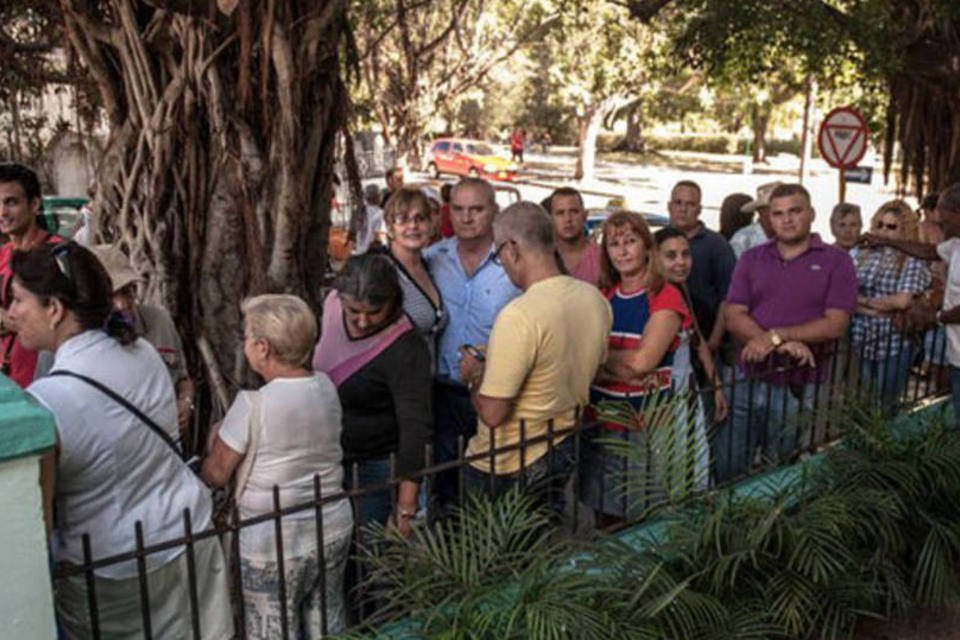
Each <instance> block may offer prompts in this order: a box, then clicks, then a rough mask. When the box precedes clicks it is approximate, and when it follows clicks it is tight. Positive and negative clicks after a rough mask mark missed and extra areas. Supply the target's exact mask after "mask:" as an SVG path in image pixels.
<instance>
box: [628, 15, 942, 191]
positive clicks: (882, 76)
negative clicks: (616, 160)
mask: <svg viewBox="0 0 960 640" xmlns="http://www.w3.org/2000/svg"><path fill="white" fill-rule="evenodd" d="M620 4H623V5H625V6H627V8H628V10H629V12H630V14H631V15H632V16H633V17H635V18H638V19H639V20H641V21H644V22H649V21H651V20H653V19H654V17H656V18H657V20H663V21H665V23H666V24H668V25H669V33H670V35H671V41H672V43H673V50H674V52H675V54H676V56H677V58H678V60H680V61H682V62H683V63H685V64H688V65H692V66H694V67H697V68H702V69H704V70H705V72H706V73H707V74H709V75H719V76H734V77H741V78H747V79H759V78H762V77H764V76H766V75H768V74H770V73H772V72H773V71H775V70H776V69H778V68H780V67H781V66H782V65H783V64H784V61H785V60H791V61H794V62H795V63H796V64H798V65H799V67H800V70H801V71H803V72H805V73H809V74H811V75H813V76H815V77H816V78H817V80H818V81H819V82H820V83H821V84H822V85H824V86H831V85H839V84H845V83H848V82H850V81H853V82H857V83H860V84H863V85H865V86H866V87H868V89H869V88H871V87H882V88H883V89H884V90H885V91H886V92H887V94H888V96H889V102H888V104H887V105H886V113H885V124H884V127H883V128H884V131H883V133H884V135H885V151H886V164H887V166H888V168H889V166H890V164H891V163H892V161H893V155H892V153H893V149H894V146H895V143H899V145H900V147H901V148H902V151H903V155H902V159H901V167H900V170H901V174H902V176H903V178H904V179H905V183H906V182H912V184H913V186H914V188H915V189H916V190H917V192H921V191H922V190H923V186H924V184H925V183H927V184H929V186H930V188H932V189H937V188H940V187H942V186H945V185H946V184H949V183H951V182H954V181H957V180H960V153H958V151H960V64H958V61H960V5H958V4H957V3H956V2H955V1H953V0H916V1H912V2H903V1H901V0H741V1H738V2H728V1H726V0H628V1H626V2H623V3H620ZM851 66H852V67H853V68H855V69H856V73H855V74H852V73H850V68H851Z"/></svg>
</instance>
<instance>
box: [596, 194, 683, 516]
mask: <svg viewBox="0 0 960 640" xmlns="http://www.w3.org/2000/svg"><path fill="white" fill-rule="evenodd" d="M603 248H604V251H603V255H602V259H601V274H602V278H601V286H602V287H603V288H604V291H605V293H606V295H607V298H608V299H609V300H610V305H611V307H612V308H613V329H612V331H611V333H610V338H609V353H608V355H607V360H606V362H605V363H604V364H603V366H602V367H601V368H600V371H599V372H598V374H597V378H596V380H595V381H594V385H593V387H592V389H591V402H592V403H594V404H597V403H600V402H603V401H620V402H626V403H628V404H629V405H630V406H631V407H632V408H634V409H635V410H636V411H637V419H636V424H635V425H633V428H632V429H628V428H627V427H625V426H622V425H619V424H610V423H604V424H602V425H601V426H602V427H603V429H604V430H605V431H606V433H605V434H603V437H604V438H609V437H611V436H612V435H614V434H611V433H610V432H611V431H612V432H616V433H617V434H619V435H618V436H617V437H621V438H622V439H624V440H626V441H628V442H630V443H631V446H634V445H635V446H636V447H637V448H641V449H642V448H644V447H646V437H645V436H646V431H645V429H646V426H647V425H645V424H643V422H644V420H643V418H642V414H643V409H644V407H645V406H647V405H648V402H649V401H650V400H651V399H652V398H654V397H655V398H657V399H658V400H659V399H662V398H663V397H664V396H663V395H662V394H668V393H669V392H670V387H671V368H672V366H673V357H674V353H675V351H676V349H677V347H678V346H679V344H680V341H679V338H678V336H679V333H680V331H681V330H683V329H686V328H688V327H690V325H691V317H690V311H689V309H688V308H687V305H686V303H685V302H684V299H683V295H682V294H681V293H680V291H679V290H678V289H677V288H676V287H675V286H673V285H672V284H669V283H668V282H666V280H665V279H664V277H663V274H662V273H661V270H660V264H659V260H658V259H657V248H656V243H655V242H654V238H653V234H652V233H651V232H650V228H649V227H648V226H647V223H646V221H645V220H644V219H643V217H642V216H640V215H638V214H636V213H631V212H626V211H620V212H617V213H614V214H612V215H611V216H610V217H609V218H607V220H606V221H605V222H604V224H603ZM601 433H602V432H601ZM594 445H595V446H590V447H588V448H587V449H588V450H587V455H586V459H585V461H584V465H583V471H584V475H583V477H582V478H581V480H582V482H583V484H582V486H583V487H584V494H585V495H584V499H585V501H586V502H587V503H588V504H590V505H591V506H593V507H594V509H595V510H596V512H597V516H598V518H602V519H604V520H605V521H607V522H609V521H610V520H611V518H612V519H622V518H630V517H632V516H634V515H639V514H640V513H641V512H642V511H643V508H644V507H645V506H646V503H647V500H648V496H647V494H646V491H644V490H640V491H639V493H640V494H642V495H637V496H634V497H632V496H631V495H630V494H631V493H632V491H631V486H625V485H632V484H635V482H628V480H631V479H635V478H636V477H637V475H642V474H645V473H646V469H647V466H648V465H646V464H645V461H644V460H642V459H639V458H642V456H631V457H630V458H625V457H623V456H622V455H611V454H610V453H609V452H608V451H607V450H606V448H605V447H604V446H602V445H599V446H596V445H597V443H594ZM638 501H639V503H638ZM601 524H602V523H601Z"/></svg>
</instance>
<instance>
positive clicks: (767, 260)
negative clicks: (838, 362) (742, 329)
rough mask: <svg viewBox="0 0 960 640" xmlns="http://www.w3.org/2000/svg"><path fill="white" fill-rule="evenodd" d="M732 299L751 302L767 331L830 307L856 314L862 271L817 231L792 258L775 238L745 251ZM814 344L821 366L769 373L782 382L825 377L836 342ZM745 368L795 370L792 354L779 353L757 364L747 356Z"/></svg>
mask: <svg viewBox="0 0 960 640" xmlns="http://www.w3.org/2000/svg"><path fill="white" fill-rule="evenodd" d="M727 302H728V303H730V304H736V305H743V306H745V307H747V310H748V312H749V314H750V317H751V318H753V320H754V322H756V323H757V324H758V325H760V327H761V328H762V329H764V330H768V329H774V328H777V327H792V326H796V325H800V324H804V323H806V322H810V321H812V320H816V319H817V318H822V317H823V316H824V314H825V313H826V311H827V309H837V310H840V311H845V312H847V313H849V314H853V313H854V312H855V311H856V309H857V274H856V272H855V270H854V267H853V260H851V259H850V256H849V255H848V254H847V253H846V252H845V251H843V250H841V249H838V248H836V247H834V246H832V245H828V244H826V243H824V242H823V241H822V240H821V239H820V236H818V235H816V234H813V235H812V236H811V237H810V245H809V247H808V248H807V250H806V251H804V252H803V253H802V254H800V255H799V256H796V257H795V258H793V259H791V260H784V259H783V256H782V255H780V250H779V249H778V248H777V241H776V240H771V241H769V242H767V243H765V244H762V245H760V246H759V247H754V248H753V249H750V250H749V251H747V252H746V253H744V254H743V256H741V258H740V260H739V262H737V268H736V270H735V271H734V272H733V280H732V281H731V283H730V292H729V293H728V294H727ZM810 346H811V350H813V352H814V356H815V357H816V362H817V366H816V369H803V370H795V371H794V372H793V373H791V374H790V375H789V376H783V375H775V376H765V377H766V378H767V379H769V380H770V381H772V382H776V383H780V384H782V383H785V382H789V383H800V384H805V383H808V382H816V381H820V382H822V381H823V380H825V379H826V376H827V374H828V373H829V370H830V367H829V363H830V358H829V355H828V354H829V350H830V349H829V346H830V345H829V343H821V344H815V345H810ZM740 367H741V369H742V370H743V371H744V372H745V373H747V374H748V375H757V374H763V373H764V372H770V371H771V370H772V369H774V368H778V367H783V368H787V369H795V365H794V364H793V363H792V361H791V360H790V359H789V358H787V357H785V356H781V355H779V354H775V355H774V356H773V357H772V358H770V359H768V361H767V362H763V363H759V364H757V365H752V366H751V365H747V364H746V363H744V362H742V361H741V363H740Z"/></svg>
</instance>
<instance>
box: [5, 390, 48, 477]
mask: <svg viewBox="0 0 960 640" xmlns="http://www.w3.org/2000/svg"><path fill="white" fill-rule="evenodd" d="M55 442H56V426H55V423H54V420H53V414H51V413H50V412H49V411H47V410H46V409H44V408H43V407H42V406H40V405H39V404H38V403H37V402H36V401H35V400H33V399H32V398H30V397H29V396H28V395H27V394H25V393H24V392H23V390H22V389H20V387H18V386H17V385H16V384H14V383H13V382H12V381H11V380H10V379H9V378H7V377H6V376H4V375H0V461H3V460H12V459H14V458H21V457H23V456H28V455H32V454H40V453H43V452H44V451H47V450H49V449H50V448H52V447H53V445H54V443H55Z"/></svg>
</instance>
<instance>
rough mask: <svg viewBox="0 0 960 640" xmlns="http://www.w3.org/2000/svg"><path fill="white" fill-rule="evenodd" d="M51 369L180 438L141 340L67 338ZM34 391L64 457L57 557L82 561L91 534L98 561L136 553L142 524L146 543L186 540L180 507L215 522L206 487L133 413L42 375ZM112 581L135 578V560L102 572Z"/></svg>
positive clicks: (151, 562)
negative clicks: (137, 528) (78, 376)
mask: <svg viewBox="0 0 960 640" xmlns="http://www.w3.org/2000/svg"><path fill="white" fill-rule="evenodd" d="M53 369H54V370H58V369H59V370H68V371H73V372H75V373H79V374H82V375H85V376H88V377H90V378H93V379H95V380H97V381H98V382H101V383H103V384H104V385H106V386H107V387H108V388H110V389H111V390H113V391H114V392H116V393H118V394H119V395H120V396H122V397H123V398H125V399H126V400H128V401H129V402H130V403H131V404H133V405H134V406H135V407H137V408H138V409H139V410H140V411H142V412H143V413H144V414H145V415H147V417H149V418H150V419H151V420H153V421H154V422H155V423H156V424H157V425H159V426H160V427H162V428H165V429H166V430H167V432H168V433H169V434H170V435H171V436H172V437H173V438H174V439H176V438H177V437H178V433H177V408H176V396H175V395H174V390H173V383H172V382H171V381H170V374H169V372H168V371H167V367H166V365H165V364H164V363H163V360H162V359H161V358H160V355H159V354H158V353H157V351H156V350H155V349H154V348H153V347H152V346H151V345H150V343H148V342H147V341H146V340H143V339H142V338H140V339H138V340H137V341H136V342H135V343H133V344H131V345H128V346H123V345H121V344H120V343H119V342H117V341H116V340H114V339H113V338H111V337H109V336H107V335H106V334H105V333H103V332H102V331H86V332H84V333H81V334H80V335H77V336H74V337H73V338H70V339H69V340H67V341H66V342H64V343H63V344H62V345H61V346H60V348H59V349H58V350H57V353H56V355H55V359H54V364H53ZM27 391H28V392H29V393H30V394H31V395H33V396H34V397H35V398H37V400H39V401H40V403H41V404H43V405H44V406H45V407H46V408H47V409H49V410H50V411H51V412H52V413H53V415H54V417H55V418H56V423H57V439H58V441H59V446H60V457H59V460H58V463H57V481H56V507H57V523H56V535H57V538H56V541H55V542H56V545H55V546H56V547H57V549H56V557H57V560H60V561H66V562H71V563H74V564H81V563H82V562H83V546H82V537H83V534H84V533H89V534H90V544H91V549H92V552H93V558H94V559H98V558H103V557H106V556H112V555H116V554H119V553H123V552H127V551H133V550H134V549H135V548H136V535H135V523H136V522H137V521H140V522H141V523H142V525H143V534H144V543H145V544H146V545H151V544H156V543H159V542H165V541H167V540H171V539H173V538H178V537H181V536H183V535H184V524H183V510H184V509H189V510H190V515H191V526H192V529H193V530H194V531H201V530H204V529H207V528H208V527H209V526H210V513H211V503H210V494H209V490H208V489H207V488H206V487H205V486H204V485H203V483H202V482H201V481H200V479H199V478H197V477H196V475H194V474H193V472H192V471H190V470H189V469H188V468H187V467H186V465H185V464H184V463H183V461H182V460H181V459H180V457H179V456H178V455H177V454H176V453H174V451H173V450H172V449H171V448H170V447H169V446H168V445H167V444H166V443H165V442H164V441H163V440H161V439H160V437H159V436H158V435H157V434H156V433H154V432H153V431H152V430H151V429H150V428H149V427H148V426H147V425H145V424H143V423H142V422H141V421H140V420H139V419H138V418H137V417H136V416H134V415H133V414H132V413H130V412H129V411H128V410H127V409H125V408H124V407H122V406H121V405H119V404H117V403H116V402H115V401H114V400H112V399H110V398H109V397H108V396H106V395H104V394H103V393H102V392H101V391H99V390H98V389H96V388H94V387H92V386H90V385H89V384H87V383H86V382H84V381H82V380H77V379H75V378H70V377H65V376H55V377H48V378H41V379H40V380H37V381H36V382H34V383H33V384H32V385H30V387H29V388H28V389H27ZM183 550H184V547H182V546H177V547H174V548H172V549H168V550H165V551H162V552H159V553H153V554H150V555H149V556H147V566H148V567H150V568H153V567H157V566H161V565H164V564H166V563H168V562H170V561H171V560H173V559H174V558H176V557H177V556H179V555H180V554H181V553H183ZM96 573H97V575H101V576H104V577H108V578H116V579H119V578H129V577H133V576H135V575H136V563H135V562H134V561H130V562H124V563H121V564H116V565H111V566H108V567H104V568H102V569H97V570H96Z"/></svg>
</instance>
